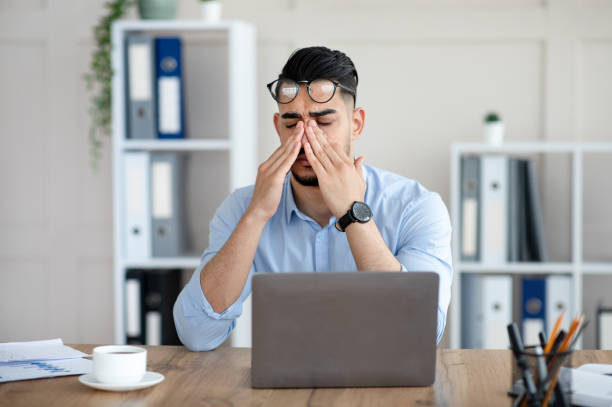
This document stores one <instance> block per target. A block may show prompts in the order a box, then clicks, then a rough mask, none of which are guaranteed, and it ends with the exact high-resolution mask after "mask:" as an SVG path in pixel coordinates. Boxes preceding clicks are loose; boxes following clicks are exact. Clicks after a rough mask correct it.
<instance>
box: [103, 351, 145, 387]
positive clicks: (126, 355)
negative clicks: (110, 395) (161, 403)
mask: <svg viewBox="0 0 612 407" xmlns="http://www.w3.org/2000/svg"><path fill="white" fill-rule="evenodd" d="M146 369H147V350H146V349H144V348H139V347H138V346H129V345H110V346H98V347H96V348H94V350H93V373H94V376H95V377H96V379H97V380H98V381H99V382H100V383H105V384H131V383H137V382H139V381H140V379H142V377H143V376H144V374H145V372H146Z"/></svg>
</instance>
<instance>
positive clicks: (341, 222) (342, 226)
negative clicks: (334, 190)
mask: <svg viewBox="0 0 612 407" xmlns="http://www.w3.org/2000/svg"><path fill="white" fill-rule="evenodd" d="M353 222H357V219H355V218H353V215H351V210H350V209H349V210H348V212H347V213H345V214H344V216H343V217H341V218H340V219H338V221H337V222H336V229H338V230H339V231H340V232H344V231H345V230H346V228H347V227H348V225H350V224H351V223H353Z"/></svg>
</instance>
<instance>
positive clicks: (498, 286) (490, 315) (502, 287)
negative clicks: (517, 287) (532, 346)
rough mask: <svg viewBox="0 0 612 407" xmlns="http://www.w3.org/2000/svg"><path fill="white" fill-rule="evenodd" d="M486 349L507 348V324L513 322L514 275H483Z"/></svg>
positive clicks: (484, 344) (484, 346)
mask: <svg viewBox="0 0 612 407" xmlns="http://www.w3.org/2000/svg"><path fill="white" fill-rule="evenodd" d="M482 279H483V295H484V325H485V329H484V340H483V348H484V349H507V348H508V347H509V345H510V343H509V342H508V334H507V330H506V326H507V325H508V324H509V323H511V322H512V277H511V276H483V277H482Z"/></svg>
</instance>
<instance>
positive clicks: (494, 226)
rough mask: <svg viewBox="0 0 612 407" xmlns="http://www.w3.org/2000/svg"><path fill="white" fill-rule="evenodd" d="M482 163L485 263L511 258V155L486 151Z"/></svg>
mask: <svg viewBox="0 0 612 407" xmlns="http://www.w3.org/2000/svg"><path fill="white" fill-rule="evenodd" d="M481 166H482V167H481V168H482V171H481V184H480V188H481V195H480V196H481V217H482V218H481V222H480V259H481V261H482V262H483V263H484V264H500V263H505V262H506V260H507V259H508V247H507V246H508V243H507V241H508V236H507V234H508V228H507V216H508V205H507V204H508V185H507V183H508V158H507V157H505V156H500V155H483V156H482V158H481Z"/></svg>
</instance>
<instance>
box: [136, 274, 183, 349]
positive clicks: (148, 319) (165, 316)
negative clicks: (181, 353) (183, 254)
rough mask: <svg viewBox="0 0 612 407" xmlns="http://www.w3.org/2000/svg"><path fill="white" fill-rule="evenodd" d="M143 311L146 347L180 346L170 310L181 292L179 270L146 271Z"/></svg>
mask: <svg viewBox="0 0 612 407" xmlns="http://www.w3.org/2000/svg"><path fill="white" fill-rule="evenodd" d="M144 274H145V291H144V297H143V299H144V301H143V311H144V315H145V339H146V344H147V345H180V344H181V343H180V341H179V338H178V335H177V333H176V327H175V325H174V316H173V314H172V308H173V307H174V302H175V301H176V298H177V297H178V295H179V292H180V290H181V270H180V269H169V270H147V271H145V272H144Z"/></svg>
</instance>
